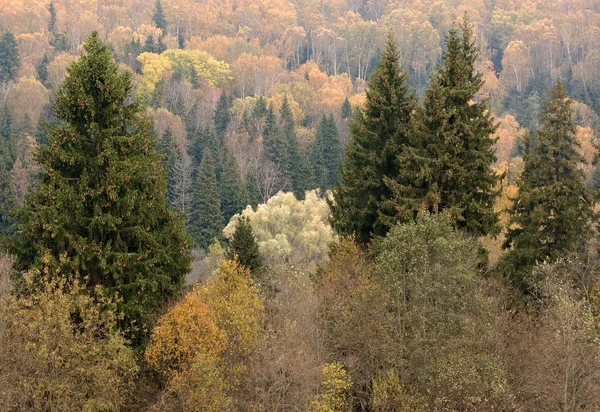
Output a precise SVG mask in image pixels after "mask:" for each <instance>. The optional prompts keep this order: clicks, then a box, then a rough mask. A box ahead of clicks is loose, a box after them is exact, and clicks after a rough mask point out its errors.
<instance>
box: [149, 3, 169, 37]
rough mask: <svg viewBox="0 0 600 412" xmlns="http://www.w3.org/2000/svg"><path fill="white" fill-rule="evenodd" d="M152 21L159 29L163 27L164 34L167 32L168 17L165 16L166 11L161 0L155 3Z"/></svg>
mask: <svg viewBox="0 0 600 412" xmlns="http://www.w3.org/2000/svg"><path fill="white" fill-rule="evenodd" d="M152 22H153V23H154V25H155V26H156V28H157V29H161V30H162V33H163V35H164V34H166V33H167V18H166V17H165V11H164V10H163V6H162V3H161V2H160V0H156V4H155V5H154V14H153V15H152Z"/></svg>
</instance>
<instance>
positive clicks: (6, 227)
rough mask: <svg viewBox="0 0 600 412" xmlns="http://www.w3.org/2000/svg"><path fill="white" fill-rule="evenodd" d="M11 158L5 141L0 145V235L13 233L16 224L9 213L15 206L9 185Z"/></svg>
mask: <svg viewBox="0 0 600 412" xmlns="http://www.w3.org/2000/svg"><path fill="white" fill-rule="evenodd" d="M11 164H12V156H11V154H10V151H9V146H8V145H7V144H6V142H5V141H2V142H1V143H0V235H8V234H11V233H12V232H14V229H15V228H16V222H15V220H14V219H13V217H12V216H10V214H9V212H10V210H12V208H14V207H15V206H16V202H15V198H14V195H13V192H12V185H11V175H10V170H11Z"/></svg>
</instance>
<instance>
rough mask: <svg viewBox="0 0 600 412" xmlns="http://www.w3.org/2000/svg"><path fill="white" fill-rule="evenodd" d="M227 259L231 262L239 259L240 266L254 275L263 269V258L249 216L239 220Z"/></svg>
mask: <svg viewBox="0 0 600 412" xmlns="http://www.w3.org/2000/svg"><path fill="white" fill-rule="evenodd" d="M226 257H227V259H229V260H234V259H235V258H237V260H238V262H239V263H240V265H242V266H245V267H247V268H248V269H250V272H251V273H252V274H253V275H256V273H257V272H258V271H259V270H260V269H261V268H262V267H263V257H262V254H261V253H260V251H259V250H258V244H257V243H256V238H255V237H254V233H253V232H252V225H250V219H249V218H248V217H247V216H243V217H240V218H239V219H237V223H236V225H235V231H234V232H233V235H232V238H231V241H230V242H229V249H228V250H227V255H226Z"/></svg>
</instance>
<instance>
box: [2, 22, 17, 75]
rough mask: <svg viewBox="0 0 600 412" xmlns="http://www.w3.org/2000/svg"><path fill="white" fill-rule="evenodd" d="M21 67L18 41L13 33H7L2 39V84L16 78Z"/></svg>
mask: <svg viewBox="0 0 600 412" xmlns="http://www.w3.org/2000/svg"><path fill="white" fill-rule="evenodd" d="M18 66H19V51H18V48H17V41H16V40H15V36H14V35H13V34H12V33H11V32H6V33H4V35H3V36H2V38H0V82H7V81H9V80H12V79H14V78H15V75H16V74H17V67H18Z"/></svg>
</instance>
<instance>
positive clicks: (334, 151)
mask: <svg viewBox="0 0 600 412" xmlns="http://www.w3.org/2000/svg"><path fill="white" fill-rule="evenodd" d="M325 125H326V129H325V131H324V133H323V145H322V149H321V152H322V158H323V167H324V170H325V180H324V181H323V186H322V189H323V190H329V189H331V188H332V187H333V185H334V184H335V181H336V179H337V175H338V167H339V164H340V157H341V148H340V139H339V134H338V130H337V126H336V124H335V119H334V118H333V113H331V114H330V115H329V117H328V118H327V119H326V122H325Z"/></svg>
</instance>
